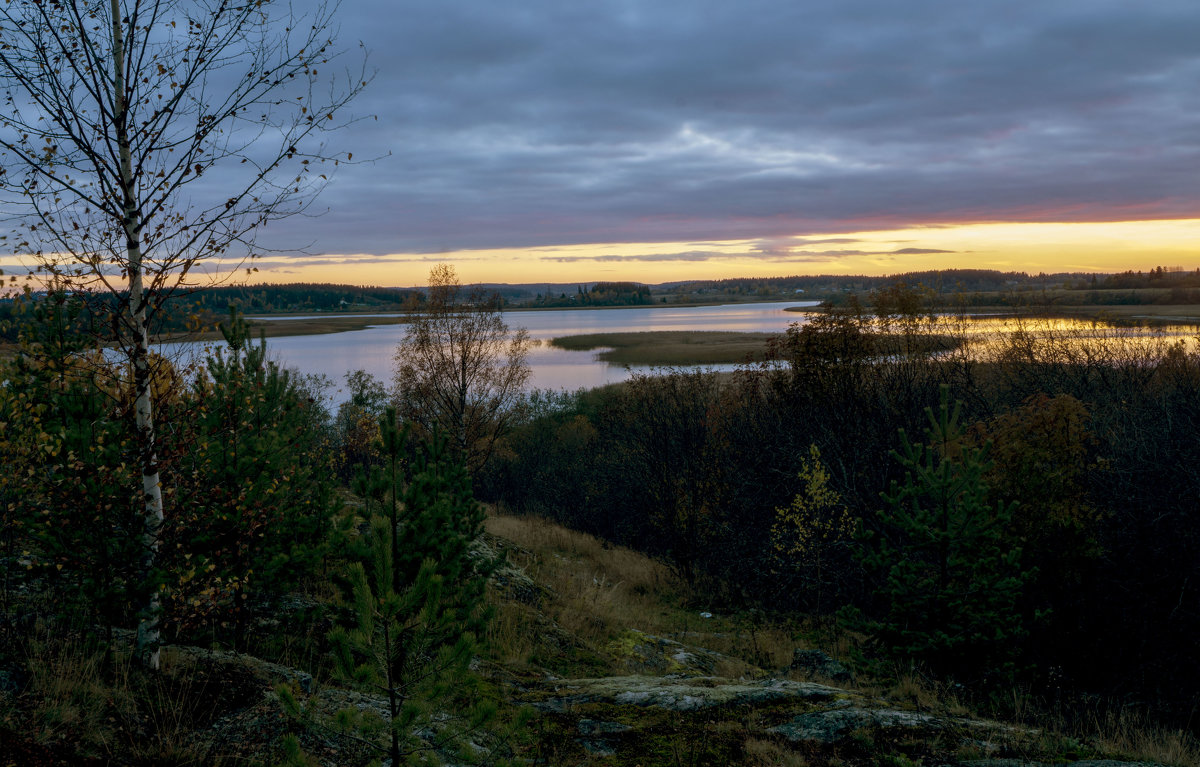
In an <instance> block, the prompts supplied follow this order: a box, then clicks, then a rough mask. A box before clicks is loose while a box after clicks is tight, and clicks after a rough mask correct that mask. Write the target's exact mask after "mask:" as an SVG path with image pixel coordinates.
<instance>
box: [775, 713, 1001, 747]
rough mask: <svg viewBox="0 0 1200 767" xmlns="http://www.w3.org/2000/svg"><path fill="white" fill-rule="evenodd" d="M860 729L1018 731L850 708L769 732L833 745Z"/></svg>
mask: <svg viewBox="0 0 1200 767" xmlns="http://www.w3.org/2000/svg"><path fill="white" fill-rule="evenodd" d="M860 728H871V729H876V730H912V731H916V732H924V733H930V732H942V731H944V730H949V729H953V730H964V729H968V730H974V731H977V732H979V731H986V732H1019V731H1021V730H1019V729H1018V728H1015V727H1010V726H1008V725H1003V724H1000V723H999V722H989V721H986V720H977V719H964V718H961V717H945V716H938V715H936V714H927V713H924V712H921V711H900V710H897V709H886V708H884V709H867V708H860V707H857V706H852V707H848V708H841V709H836V710H826V711H814V712H812V713H808V714H801V715H800V716H797V717H796V718H794V719H792V721H790V722H787V723H785V724H781V725H779V726H778V727H774V728H772V729H771V732H775V733H778V734H780V735H782V736H784V737H785V738H787V739H788V740H789V741H792V742H793V743H798V742H802V741H815V742H818V743H836V742H838V741H839V740H841V739H843V738H845V737H846V736H847V735H849V734H850V733H851V732H852V731H854V730H857V729H860Z"/></svg>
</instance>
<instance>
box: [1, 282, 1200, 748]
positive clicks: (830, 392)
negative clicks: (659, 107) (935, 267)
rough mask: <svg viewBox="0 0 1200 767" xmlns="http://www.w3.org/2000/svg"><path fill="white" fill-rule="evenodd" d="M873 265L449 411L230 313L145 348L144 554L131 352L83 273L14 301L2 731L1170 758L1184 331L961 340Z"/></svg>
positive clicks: (1190, 585)
mask: <svg viewBox="0 0 1200 767" xmlns="http://www.w3.org/2000/svg"><path fill="white" fill-rule="evenodd" d="M451 277H452V275H451ZM443 287H453V285H450V284H449V283H448V284H447V285H445V286H443ZM876 298H877V300H876V301H875V303H876V304H877V305H876V307H875V308H876V310H877V312H878V314H879V316H875V315H869V314H867V313H866V312H864V311H862V310H861V309H859V308H855V307H854V306H853V304H852V305H851V308H850V309H841V310H838V309H834V310H830V311H828V312H826V313H824V314H823V315H821V316H820V317H818V318H817V319H816V320H815V321H813V322H810V323H809V324H807V325H804V326H798V327H794V328H793V329H792V330H791V331H789V332H788V333H787V335H786V336H785V337H783V338H780V339H778V340H777V341H776V342H775V343H774V344H773V345H772V351H773V356H774V358H775V361H774V362H772V363H768V364H762V365H754V366H748V367H746V368H745V369H743V370H741V371H740V372H737V373H733V374H715V373H709V372H702V371H669V370H668V371H661V372H660V374H658V375H653V376H651V375H643V376H638V377H635V378H634V379H633V380H632V381H630V382H629V383H627V384H624V385H621V386H616V387H610V388H606V389H601V390H596V391H590V392H579V393H575V394H544V393H541V394H537V393H535V394H533V395H530V396H527V397H512V396H507V395H505V396H504V397H503V398H502V400H499V401H497V400H492V399H488V398H486V397H485V398H479V399H473V400H468V399H467V396H466V393H464V395H463V397H462V398H461V399H460V400H459V401H460V404H462V403H466V402H468V401H469V402H472V403H475V404H472V405H471V406H470V407H467V406H465V405H464V407H465V408H466V409H460V410H459V411H452V412H451V411H448V410H447V411H445V412H443V410H444V407H445V406H442V405H439V404H437V400H436V399H435V396H436V395H435V393H434V392H435V391H436V383H437V382H436V381H434V382H431V381H430V380H429V379H428V378H422V377H421V376H422V373H421V371H420V370H419V369H416V368H414V369H412V370H409V369H406V373H405V375H406V377H405V378H403V380H402V381H401V383H405V385H403V386H402V385H400V383H398V384H397V385H396V386H393V387H388V386H386V385H385V384H383V383H382V382H379V381H375V380H373V379H371V378H370V376H367V375H366V374H362V373H358V374H352V375H351V376H349V377H348V380H347V384H348V389H349V391H350V394H351V397H350V399H349V400H348V401H347V402H345V403H344V404H343V405H342V406H341V407H340V408H339V409H338V410H337V412H336V413H329V412H327V411H326V410H325V409H324V408H323V407H322V406H321V390H322V385H323V384H322V382H321V381H316V380H312V379H308V378H305V377H303V376H300V375H298V374H296V373H292V372H288V371H285V370H281V369H279V367H278V366H277V365H275V364H273V363H272V362H271V361H270V359H269V358H268V357H267V355H266V352H265V348H264V347H263V345H262V344H261V343H260V342H258V343H256V342H255V341H253V340H252V339H251V338H250V337H249V332H248V329H247V327H246V326H245V324H244V323H243V322H242V321H241V319H240V318H239V317H238V316H237V315H236V314H233V315H231V316H230V317H229V319H228V320H227V321H226V322H225V323H224V324H223V327H222V335H223V337H224V344H223V345H222V346H221V347H220V348H219V349H216V350H214V351H213V352H211V353H210V354H209V356H208V357H207V358H206V359H204V360H201V361H199V362H197V363H196V364H195V366H194V367H193V368H186V367H183V366H181V365H180V364H179V363H173V362H171V361H169V360H164V359H156V360H154V366H153V386H152V390H153V393H154V405H155V408H156V414H157V415H158V422H159V423H160V424H163V426H162V427H161V434H160V441H159V444H160V446H161V447H160V456H159V460H160V464H161V465H160V469H161V472H162V476H163V481H162V488H163V492H164V493H165V494H166V495H167V503H166V504H165V505H166V508H167V509H169V510H170V513H169V514H168V516H167V518H166V520H165V522H164V524H163V527H162V529H161V530H160V531H159V534H158V539H157V546H156V551H155V552H154V553H155V556H153V557H148V556H147V547H146V545H145V544H146V539H145V521H144V504H143V499H142V497H141V494H140V492H138V491H137V488H139V487H140V485H139V479H140V477H139V476H138V474H139V470H138V468H137V467H138V462H137V460H136V448H135V447H134V439H133V431H134V426H133V425H132V424H133V419H132V415H131V412H130V410H131V406H132V405H131V398H130V393H129V391H127V390H126V389H127V388H128V385H127V384H122V383H120V382H121V381H122V380H123V376H121V375H120V373H119V371H117V370H115V369H114V368H113V366H112V363H111V362H110V361H109V360H108V358H106V357H105V356H104V354H103V353H102V352H101V351H99V350H98V342H97V336H95V335H89V334H88V333H86V332H85V331H86V323H82V322H81V319H80V317H81V313H82V312H84V308H83V307H82V306H81V305H80V304H78V303H76V302H75V301H74V300H73V299H72V298H71V297H70V296H68V295H65V294H52V295H50V296H47V297H45V299H44V300H35V301H33V302H32V304H30V305H29V306H27V307H26V309H25V311H23V312H22V313H21V314H20V315H19V317H20V318H23V320H24V321H22V322H20V323H18V324H17V325H16V326H15V327H14V333H15V335H16V337H18V338H19V340H20V346H19V348H18V350H17V351H16V353H15V354H14V355H13V356H11V357H10V358H7V359H5V360H4V361H3V364H2V367H0V381H2V384H0V424H2V427H0V455H2V456H3V462H4V467H5V471H4V472H3V474H2V475H0V514H2V515H3V516H2V517H0V522H2V524H3V529H2V532H3V535H2V537H0V560H2V561H0V564H2V567H0V573H2V575H0V756H3V757H4V758H5V759H7V761H0V764H3V765H4V767H7V765H8V764H140V765H151V764H178V765H184V764H229V765H233V764H238V765H242V764H289V765H300V764H323V765H340V764H346V765H366V764H369V763H371V762H372V760H377V759H390V760H392V763H393V764H401V763H404V764H409V763H412V764H418V763H456V764H462V763H481V764H503V763H513V764H546V765H558V764H598V765H599V764H604V765H634V764H641V765H658V764H662V765H725V764H748V765H762V766H763V767H765V766H766V765H821V766H822V767H823V766H825V765H835V764H843V765H846V764H854V765H858V764H861V765H868V764H894V765H912V764H967V763H971V760H972V759H980V758H984V757H995V758H1012V759H1019V760H1022V761H1024V762H1027V763H1050V762H1059V763H1062V762H1072V761H1077V760H1081V759H1085V758H1102V757H1120V758H1129V759H1145V760H1150V759H1153V760H1157V761H1160V762H1163V763H1170V764H1179V765H1183V764H1188V763H1189V762H1190V761H1192V760H1194V759H1195V756H1196V754H1197V749H1196V746H1195V741H1194V738H1193V735H1189V734H1188V732H1189V730H1190V731H1192V732H1193V733H1194V730H1195V728H1196V720H1195V718H1194V714H1195V711H1196V707H1197V705H1198V704H1200V701H1198V699H1197V697H1196V691H1197V690H1200V665H1198V663H1197V658H1196V653H1195V637H1196V636H1197V635H1198V632H1200V599H1197V593H1196V587H1197V584H1198V583H1200V516H1198V515H1197V511H1198V509H1197V504H1198V501H1197V499H1198V498H1200V437H1198V435H1200V429H1198V427H1200V356H1198V354H1197V352H1196V348H1195V347H1194V346H1190V347H1189V346H1185V345H1181V344H1177V343H1174V342H1170V341H1167V340H1165V339H1158V340H1155V339H1154V338H1151V339H1150V340H1149V341H1145V340H1144V339H1142V340H1137V339H1135V338H1134V337H1133V336H1132V335H1130V334H1127V333H1125V332H1123V331H1120V330H1113V331H1105V332H1104V333H1101V334H1100V335H1101V336H1102V337H1099V338H1097V337H1095V336H1094V334H1093V335H1092V336H1089V337H1086V338H1085V337H1073V336H1070V335H1063V334H1060V335H1045V334H1040V335H1039V334H1033V333H1023V332H1017V333H1014V334H1012V335H1010V336H1007V337H1005V338H998V339H995V340H994V343H992V344H991V345H990V346H988V347H986V348H982V349H981V348H979V347H978V346H977V345H972V344H968V343H966V342H965V341H961V340H958V341H956V340H954V339H949V338H946V337H944V336H939V337H933V338H932V340H931V331H930V326H929V325H928V319H927V317H925V316H923V315H922V313H921V312H920V311H917V310H914V308H913V307H914V306H917V305H916V304H910V303H908V301H909V299H911V298H913V295H912V294H911V293H910V292H907V291H905V290H903V289H896V290H894V291H892V292H891V293H881V294H880V295H879V296H877V297H876ZM918 308H919V307H918ZM472 311H474V310H472ZM448 316H450V317H451V319H452V320H453V319H454V318H458V319H459V320H462V319H463V318H464V317H473V316H474V315H470V314H465V315H464V314H453V313H451V314H448ZM484 319H486V318H484ZM476 325H477V323H476ZM476 325H467V324H462V325H458V326H457V327H459V328H460V329H461V328H463V327H475V326H476ZM447 327H449V328H450V329H451V332H453V329H454V327H456V326H455V325H454V324H453V322H451V323H450V324H449V325H447ZM939 332H941V331H939ZM497 338H503V333H500V334H499V335H498V336H497ZM413 342H414V343H415V340H414V341H413ZM517 356H518V357H519V355H517ZM412 359H413V360H414V362H413V365H415V364H416V362H415V360H416V359H417V358H416V357H415V356H414V357H413V358H412ZM493 362H495V363H497V364H498V365H499V367H498V368H497V369H499V370H503V369H505V368H504V364H508V365H510V366H511V365H518V366H519V364H520V360H519V359H518V360H517V361H516V362H512V358H510V361H509V363H503V361H502V360H500V359H497V360H494V361H493ZM410 367H412V366H411V365H410ZM435 372H436V371H435ZM510 372H511V371H510ZM517 372H519V371H517ZM414 381H416V382H417V383H420V385H419V386H418V385H416V384H414V383H413V382H414ZM420 397H428V398H429V399H428V400H427V401H426V407H425V409H424V411H423V412H422V411H421V409H420V407H419V406H420V404H421V403H420V402H417V401H415V400H414V398H420ZM498 402H499V404H497V403H498ZM397 405H398V406H399V407H400V410H399V411H397V410H396V409H394V408H395V406H397ZM489 408H490V410H489ZM397 412H400V413H404V412H413V413H414V415H413V416H412V417H408V418H398V417H397ZM489 412H490V413H491V417H492V420H489ZM443 415H451V416H452V417H451V418H449V419H445V418H442V417H441V416H443ZM500 415H502V416H503V418H499V416H500ZM468 421H470V422H471V423H472V427H471V429H470V430H468V429H466V428H465V427H463V428H462V429H461V431H458V432H455V431H454V428H453V426H454V423H459V424H466V423H467V422H468ZM476 421H478V423H476ZM446 426H449V429H448V430H447V429H445V428H444V427H446ZM447 431H449V432H450V433H449V434H448V433H447ZM446 437H449V438H450V439H446ZM464 458H466V459H468V460H467V461H464ZM468 465H469V466H470V467H471V468H472V470H473V474H474V476H473V477H469V476H468V474H467V472H466V466H468ZM475 497H479V498H482V499H484V500H487V501H490V502H492V503H493V505H494V507H495V508H496V509H499V510H500V511H501V512H513V513H516V514H519V515H521V516H509V515H503V514H498V513H493V514H492V515H491V517H490V518H485V513H484V510H483V508H482V507H481V506H480V505H479V504H478V503H477V502H476V501H475V500H474V499H475ZM546 520H555V521H557V522H559V523H561V524H562V525H564V526H565V527H559V526H557V525H555V524H552V523H550V522H548V521H546ZM485 528H486V532H485ZM567 528H570V529H567ZM579 531H583V532H579ZM584 533H590V534H592V535H594V536H596V537H591V536H589V535H586V534H584ZM622 545H625V546H628V547H630V548H629V549H627V548H622ZM630 549H633V550H630ZM151 595H155V596H156V598H157V602H158V603H159V607H158V609H157V610H155V614H156V615H158V616H159V619H160V628H161V631H162V642H161V644H162V656H163V662H162V666H161V668H158V669H153V668H147V667H146V666H145V665H144V664H143V663H142V662H141V660H140V656H139V652H138V651H136V649H135V648H136V640H135V637H134V636H133V632H132V631H131V629H132V628H133V627H135V626H137V625H138V623H139V620H143V619H144V617H145V615H146V614H147V611H148V609H149V608H147V604H148V601H149V597H150V596H151ZM824 653H828V654H830V655H833V656H835V657H836V658H837V659H839V660H840V661H841V663H837V662H834V661H833V660H832V659H830V658H828V657H827V656H825V655H824ZM847 667H849V668H847ZM851 674H853V680H852V681H851V680H850V677H851ZM816 682H821V683H823V684H816ZM829 685H836V687H831V686H829ZM763 690H766V691H767V692H763ZM679 701H690V702H688V703H687V704H686V705H684V704H681V703H680V702H679ZM681 706H682V707H681ZM972 715H973V716H976V717H978V716H990V717H1002V718H1004V719H1006V720H1008V721H1010V722H1013V724H1011V725H1007V724H1003V725H1002V724H998V723H996V722H982V721H980V720H977V719H972V718H971V716H972ZM814 717H815V718H816V719H813V718H814ZM847 717H849V719H848V718H847ZM855 717H857V718H855ZM816 720H820V721H824V722H826V724H827V725H829V723H830V722H834V724H833V725H829V726H827V727H825V729H820V728H817V727H816V726H815V725H813V724H812V722H813V721H816ZM837 722H841V723H842V724H836V723H837ZM847 722H849V723H847ZM835 725H836V726H835ZM979 728H983V729H982V730H980V729H979ZM818 730H819V731H818ZM979 732H987V733H988V735H987V737H986V738H985V737H983V736H980V735H979V734H978V733H979Z"/></svg>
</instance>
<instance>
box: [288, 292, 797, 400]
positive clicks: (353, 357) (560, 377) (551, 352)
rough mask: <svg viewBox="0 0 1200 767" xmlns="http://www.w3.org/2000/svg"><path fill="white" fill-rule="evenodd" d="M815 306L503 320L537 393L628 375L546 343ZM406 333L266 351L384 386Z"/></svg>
mask: <svg viewBox="0 0 1200 767" xmlns="http://www.w3.org/2000/svg"><path fill="white" fill-rule="evenodd" d="M816 304H817V302H816V301H786V302H778V303H764V304H728V305H724V306H691V307H661V308H646V307H631V308H621V309H561V310H549V311H537V312H509V313H506V314H505V316H504V319H505V321H506V322H507V323H508V326H509V327H510V328H517V327H524V328H526V329H527V330H528V331H529V336H530V338H532V339H534V340H535V341H538V342H541V343H538V344H536V345H535V346H534V347H533V348H532V349H531V350H530V353H529V363H530V367H531V368H532V370H533V376H532V380H531V383H530V385H531V386H533V387H535V388H539V389H570V390H574V389H578V388H580V387H586V388H591V387H595V386H603V385H604V384H608V383H615V382H617V381H622V380H624V379H626V378H628V377H629V376H630V375H631V371H630V370H629V369H627V368H624V367H620V366H615V365H609V364H608V363H605V362H600V361H598V360H597V359H596V352H595V351H587V352H576V351H567V350H565V349H556V348H554V347H551V346H550V345H549V343H548V342H549V340H550V339H551V338H555V337H557V336H567V335H576V334H580V333H613V332H636V331H647V330H730V331H742V332H767V333H771V332H779V333H782V332H783V331H784V330H786V329H787V326H788V325H789V324H791V323H793V322H798V321H801V320H802V319H803V318H804V315H803V314H797V313H795V312H787V311H784V309H785V308H786V307H789V306H815V305H816ZM404 330H405V326H404V325H379V326H377V327H372V328H367V329H365V330H355V331H350V332H347V333H330V334H325V335H315V336H288V337H284V338H270V339H267V346H268V348H269V349H270V351H271V354H272V355H273V356H274V357H275V358H276V359H278V360H279V361H280V362H282V363H283V364H284V366H286V367H291V368H296V369H298V370H300V371H301V372H304V373H316V374H320V375H325V376H328V377H329V378H330V379H331V380H332V381H333V382H334V384H335V385H339V386H340V385H341V384H342V383H343V382H344V376H345V375H346V373H347V372H349V371H351V370H365V371H367V372H368V373H371V374H372V375H374V376H376V377H377V378H379V379H380V380H381V381H384V382H388V381H390V380H391V377H392V356H393V354H395V350H396V345H397V344H398V343H399V342H400V340H401V339H402V338H403V337H404ZM718 367H720V366H718ZM730 367H732V366H730ZM332 394H333V399H334V401H335V402H339V401H341V399H342V398H343V395H342V394H341V393H340V392H332Z"/></svg>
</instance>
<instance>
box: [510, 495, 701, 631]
mask: <svg viewBox="0 0 1200 767" xmlns="http://www.w3.org/2000/svg"><path fill="white" fill-rule="evenodd" d="M486 527H487V531H488V532H489V533H491V534H492V535H495V536H496V537H498V538H502V539H504V540H506V541H510V542H512V543H513V544H515V545H516V548H514V549H511V550H510V552H509V560H510V561H511V562H512V563H513V564H515V565H517V566H518V567H520V568H521V569H522V570H524V571H525V573H526V574H527V575H528V576H529V577H530V578H532V579H533V580H534V582H536V583H537V584H538V585H539V586H542V587H544V588H546V589H547V590H548V596H547V599H546V600H545V602H544V603H543V604H542V605H541V606H540V609H541V611H542V612H543V613H544V614H545V615H546V616H547V617H548V618H550V619H551V620H553V621H554V622H555V623H557V624H558V625H559V626H560V627H561V628H562V629H563V630H565V631H567V632H569V633H570V634H572V635H574V636H575V637H578V638H579V639H581V640H582V641H584V642H586V643H588V644H590V645H592V646H599V645H601V644H603V643H605V642H607V641H609V640H611V639H612V637H614V636H615V635H616V634H617V633H619V632H620V631H621V630H623V629H625V628H626V627H629V626H636V627H638V628H641V629H642V630H643V631H647V632H649V633H652V634H653V633H658V632H660V631H669V630H670V628H671V627H672V626H673V625H674V624H673V621H672V618H673V616H674V615H675V612H676V608H675V605H677V604H678V603H679V602H680V601H682V599H683V598H684V595H685V590H684V588H683V587H682V584H680V583H679V581H678V579H676V578H675V577H674V575H673V574H672V573H671V571H670V569H669V568H667V567H666V565H664V564H662V563H661V562H657V561H655V560H653V559H650V558H649V557H646V556H644V555H642V554H638V553H637V552H635V551H631V550H630V549H625V548H621V547H619V546H612V545H610V544H607V543H605V542H603V541H601V540H600V539H598V538H595V537H593V536H591V535H587V534H586V533H579V532H575V531H573V530H568V529H567V528H565V527H562V526H561V525H556V524H554V523H553V522H549V521H547V520H544V519H540V518H537V517H510V516H495V515H493V516H490V517H489V518H488V520H487V523H486ZM520 612H521V611H519V610H517V609H516V608H515V607H511V606H510V607H508V608H506V610H505V611H503V612H502V613H501V615H499V616H498V622H501V623H504V622H508V623H511V624H513V629H514V631H513V632H512V633H520V632H519V630H518V627H517V625H516V624H517V623H518V622H519V621H520V620H521V618H520V616H519V613H520ZM500 631H501V632H502V633H508V632H507V631H506V630H505V629H503V628H501V629H500ZM519 641H520V640H517V641H513V642H511V644H512V645H516V644H517V643H518V642H519Z"/></svg>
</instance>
